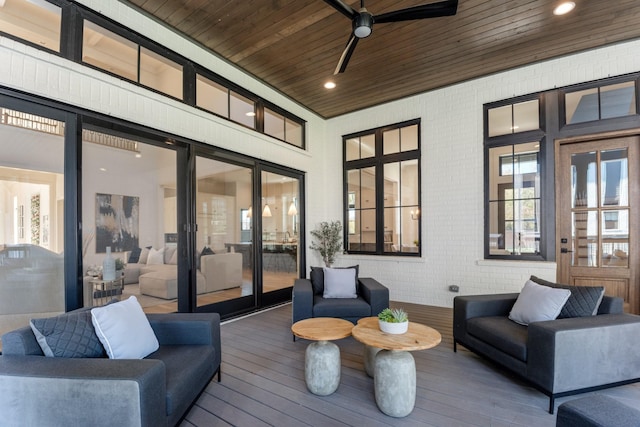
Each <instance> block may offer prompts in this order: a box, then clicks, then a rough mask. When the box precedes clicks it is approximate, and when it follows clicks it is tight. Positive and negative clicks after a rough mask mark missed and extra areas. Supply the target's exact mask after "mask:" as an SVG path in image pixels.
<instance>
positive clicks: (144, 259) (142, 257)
mask: <svg viewBox="0 0 640 427" xmlns="http://www.w3.org/2000/svg"><path fill="white" fill-rule="evenodd" d="M150 250H151V246H147V247H146V248H142V250H141V251H140V258H138V264H146V263H147V259H149V251H150Z"/></svg>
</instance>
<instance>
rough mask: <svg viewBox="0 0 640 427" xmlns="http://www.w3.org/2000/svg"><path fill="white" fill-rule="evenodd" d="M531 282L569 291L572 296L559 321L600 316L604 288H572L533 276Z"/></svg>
mask: <svg viewBox="0 0 640 427" xmlns="http://www.w3.org/2000/svg"><path fill="white" fill-rule="evenodd" d="M530 280H531V281H533V282H535V283H538V284H539V285H545V286H550V287H552V288H559V289H568V290H569V291H571V296H570V297H569V299H568V300H567V303H566V304H565V305H564V307H562V311H560V314H559V315H558V319H566V318H569V317H587V316H595V315H596V314H598V308H599V307H600V303H601V302H602V298H603V297H604V286H571V285H564V284H562V283H553V282H549V281H547V280H544V279H540V278H539V277H536V276H531V279H530Z"/></svg>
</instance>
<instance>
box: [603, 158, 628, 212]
mask: <svg viewBox="0 0 640 427" xmlns="http://www.w3.org/2000/svg"><path fill="white" fill-rule="evenodd" d="M600 156H601V164H600V181H601V182H600V199H601V200H602V205H603V206H628V205H629V171H628V165H627V150H626V149H623V150H610V151H602V152H601V153H600Z"/></svg>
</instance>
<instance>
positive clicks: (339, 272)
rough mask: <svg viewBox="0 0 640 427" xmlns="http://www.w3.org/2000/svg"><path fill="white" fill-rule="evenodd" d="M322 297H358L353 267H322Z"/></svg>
mask: <svg viewBox="0 0 640 427" xmlns="http://www.w3.org/2000/svg"><path fill="white" fill-rule="evenodd" d="M323 272H324V293H323V295H322V297H323V298H358V294H357V293H356V281H355V278H356V269H355V268H323Z"/></svg>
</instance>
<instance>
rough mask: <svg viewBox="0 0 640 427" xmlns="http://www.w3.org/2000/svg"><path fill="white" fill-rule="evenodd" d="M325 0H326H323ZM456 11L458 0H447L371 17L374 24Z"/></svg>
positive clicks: (447, 14) (451, 13)
mask: <svg viewBox="0 0 640 427" xmlns="http://www.w3.org/2000/svg"><path fill="white" fill-rule="evenodd" d="M325 1H326V0H325ZM457 11H458V0H447V1H441V2H437V3H430V4H424V5H422V6H414V7H409V8H407V9H400V10H394V11H393V12H387V13H383V14H380V15H376V16H374V17H373V20H374V22H375V23H376V24H383V23H385V22H400V21H412V20H414V19H425V18H438V17H441V16H452V15H455V14H456V12H457Z"/></svg>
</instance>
